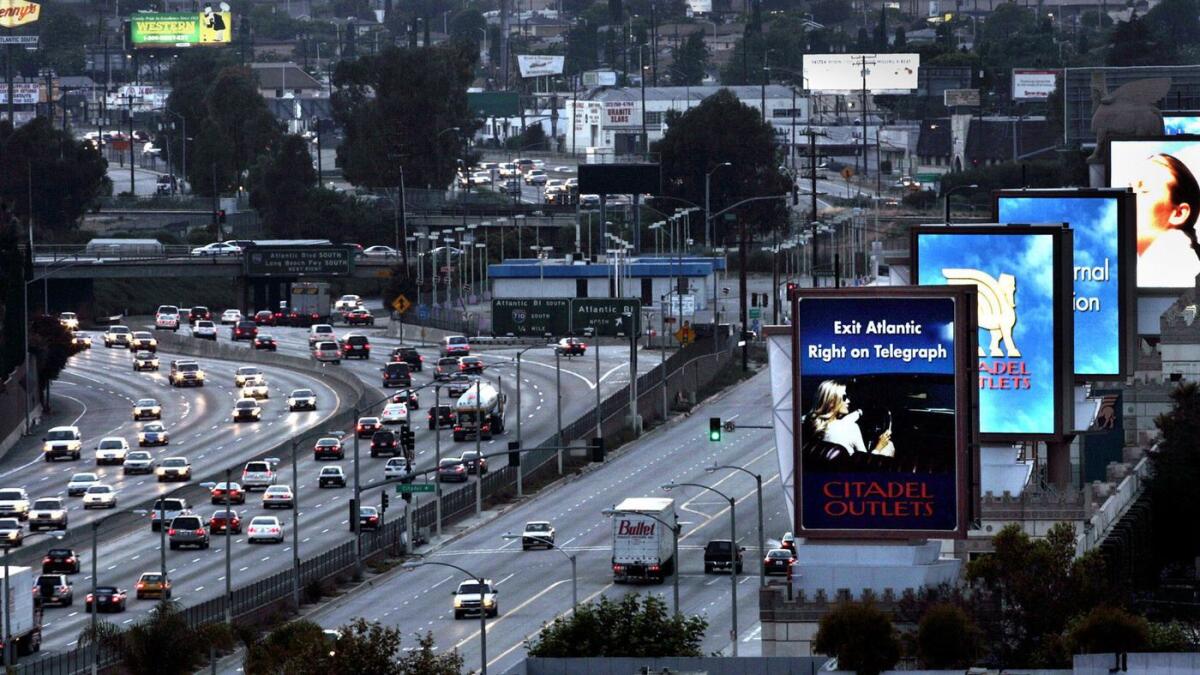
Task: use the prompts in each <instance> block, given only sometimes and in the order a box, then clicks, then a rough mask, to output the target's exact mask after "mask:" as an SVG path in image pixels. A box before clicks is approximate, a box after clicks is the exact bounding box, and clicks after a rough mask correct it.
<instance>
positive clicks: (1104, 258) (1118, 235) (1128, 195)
mask: <svg viewBox="0 0 1200 675" xmlns="http://www.w3.org/2000/svg"><path fill="white" fill-rule="evenodd" d="M995 197H996V200H995V205H996V209H995V216H996V220H997V221H998V222H1001V223H1008V224H1013V223H1024V224H1032V223H1063V224H1066V225H1068V226H1070V228H1071V231H1072V248H1073V249H1074V251H1073V256H1072V257H1073V261H1072V274H1071V283H1072V294H1071V311H1072V314H1073V316H1074V318H1075V330H1074V334H1075V350H1074V351H1075V356H1074V361H1075V364H1074V371H1075V377H1076V378H1078V379H1081V380H1090V379H1101V378H1109V379H1112V378H1120V377H1122V376H1124V375H1125V374H1126V368H1127V367H1128V365H1129V364H1130V363H1131V358H1130V352H1129V350H1131V349H1132V348H1133V345H1134V335H1133V334H1132V331H1133V330H1134V328H1135V325H1136V322H1135V320H1134V318H1135V317H1134V316H1133V315H1132V314H1130V313H1129V312H1132V311H1133V308H1134V304H1133V303H1134V301H1135V300H1134V296H1133V293H1134V290H1135V287H1134V283H1135V276H1134V266H1133V264H1132V261H1133V251H1134V239H1133V234H1134V232H1133V221H1134V218H1135V213H1134V195H1133V193H1132V191H1130V190H1127V189H1126V190H1117V189H1112V190H1001V191H999V192H997V193H996V195H995Z"/></svg>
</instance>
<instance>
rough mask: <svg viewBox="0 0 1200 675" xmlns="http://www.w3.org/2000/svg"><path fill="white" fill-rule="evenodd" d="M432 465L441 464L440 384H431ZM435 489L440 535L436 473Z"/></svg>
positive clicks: (439, 492) (439, 489)
mask: <svg viewBox="0 0 1200 675" xmlns="http://www.w3.org/2000/svg"><path fill="white" fill-rule="evenodd" d="M433 466H434V468H435V469H438V470H439V471H440V469H441V466H442V385H440V384H435V385H434V386H433ZM434 484H435V485H436V487H435V488H434V489H435V490H436V492H435V493H434V494H435V497H436V499H434V509H435V510H436V513H435V514H434V518H435V519H436V520H437V536H439V537H441V536H442V476H441V474H440V473H438V474H437V480H435V481H434Z"/></svg>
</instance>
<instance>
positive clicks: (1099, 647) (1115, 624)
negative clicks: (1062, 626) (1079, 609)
mask: <svg viewBox="0 0 1200 675" xmlns="http://www.w3.org/2000/svg"><path fill="white" fill-rule="evenodd" d="M1067 645H1068V647H1069V648H1070V650H1071V653H1072V654H1106V653H1109V652H1116V653H1123V652H1141V651H1146V649H1147V648H1149V646H1150V624H1149V623H1148V622H1147V621H1146V619H1144V618H1142V617H1140V616H1135V615H1133V614H1130V613H1129V612H1126V611H1125V610H1123V609H1118V608H1116V607H1096V608H1095V609H1093V610H1092V611H1090V612H1088V613H1087V614H1085V615H1083V616H1082V617H1080V618H1079V619H1077V620H1076V621H1075V622H1073V623H1072V625H1071V626H1070V627H1069V628H1068V629H1067Z"/></svg>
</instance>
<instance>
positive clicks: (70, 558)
mask: <svg viewBox="0 0 1200 675" xmlns="http://www.w3.org/2000/svg"><path fill="white" fill-rule="evenodd" d="M67 562H69V563H73V562H75V556H68V557H67Z"/></svg>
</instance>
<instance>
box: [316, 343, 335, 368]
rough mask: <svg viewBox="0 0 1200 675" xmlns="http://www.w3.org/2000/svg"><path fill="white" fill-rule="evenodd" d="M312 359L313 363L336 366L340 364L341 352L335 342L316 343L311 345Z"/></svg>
mask: <svg viewBox="0 0 1200 675" xmlns="http://www.w3.org/2000/svg"><path fill="white" fill-rule="evenodd" d="M312 357H313V360H314V361H320V362H322V363H332V364H333V365H335V366H336V365H338V364H339V363H341V362H342V350H341V348H340V347H338V343H336V342H332V341H330V342H318V343H317V344H315V345H313V348H312Z"/></svg>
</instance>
